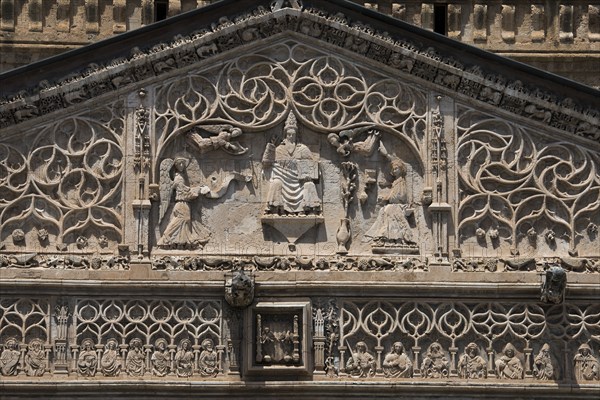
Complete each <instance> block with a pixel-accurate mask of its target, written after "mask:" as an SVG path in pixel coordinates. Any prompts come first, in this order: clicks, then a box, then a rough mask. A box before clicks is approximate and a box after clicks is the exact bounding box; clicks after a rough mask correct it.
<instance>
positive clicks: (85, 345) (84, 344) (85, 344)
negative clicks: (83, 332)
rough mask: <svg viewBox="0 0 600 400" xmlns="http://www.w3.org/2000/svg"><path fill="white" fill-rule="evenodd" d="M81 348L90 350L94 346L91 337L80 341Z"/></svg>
mask: <svg viewBox="0 0 600 400" xmlns="http://www.w3.org/2000/svg"><path fill="white" fill-rule="evenodd" d="M81 348H83V350H87V351H89V350H92V349H93V348H94V342H93V341H92V339H84V341H83V342H81Z"/></svg>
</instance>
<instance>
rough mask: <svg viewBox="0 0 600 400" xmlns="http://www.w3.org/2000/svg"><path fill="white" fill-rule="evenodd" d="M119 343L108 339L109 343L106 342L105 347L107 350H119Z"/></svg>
mask: <svg viewBox="0 0 600 400" xmlns="http://www.w3.org/2000/svg"><path fill="white" fill-rule="evenodd" d="M117 344H118V343H117V341H116V340H115V339H108V342H106V345H105V347H104V348H105V349H106V350H116V348H117Z"/></svg>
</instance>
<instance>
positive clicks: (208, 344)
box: [198, 339, 219, 377]
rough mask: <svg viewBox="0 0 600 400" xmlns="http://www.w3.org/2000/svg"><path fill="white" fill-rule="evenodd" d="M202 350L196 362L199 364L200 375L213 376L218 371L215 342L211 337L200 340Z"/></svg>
mask: <svg viewBox="0 0 600 400" xmlns="http://www.w3.org/2000/svg"><path fill="white" fill-rule="evenodd" d="M202 349H203V350H202V352H201V353H200V358H199V360H198V364H199V366H200V375H201V376H204V377H214V376H217V374H218V373H219V365H218V357H217V352H216V351H215V343H214V342H213V340H212V339H204V340H203V341H202Z"/></svg>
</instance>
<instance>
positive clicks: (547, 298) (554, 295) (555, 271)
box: [541, 265, 567, 303]
mask: <svg viewBox="0 0 600 400" xmlns="http://www.w3.org/2000/svg"><path fill="white" fill-rule="evenodd" d="M566 287H567V272H566V271H565V270H564V269H562V268H561V267H559V266H557V265H554V266H551V267H550V268H548V269H547V270H546V280H545V281H544V283H543V284H542V296H541V300H542V301H543V302H545V303H562V301H563V297H564V293H565V288H566Z"/></svg>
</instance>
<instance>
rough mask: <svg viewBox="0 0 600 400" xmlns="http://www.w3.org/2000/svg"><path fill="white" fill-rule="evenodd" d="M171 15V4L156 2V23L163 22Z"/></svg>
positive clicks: (159, 0)
mask: <svg viewBox="0 0 600 400" xmlns="http://www.w3.org/2000/svg"><path fill="white" fill-rule="evenodd" d="M168 13H169V2H168V1H164V0H155V1H154V21H162V20H163V19H166V18H167V14H168Z"/></svg>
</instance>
